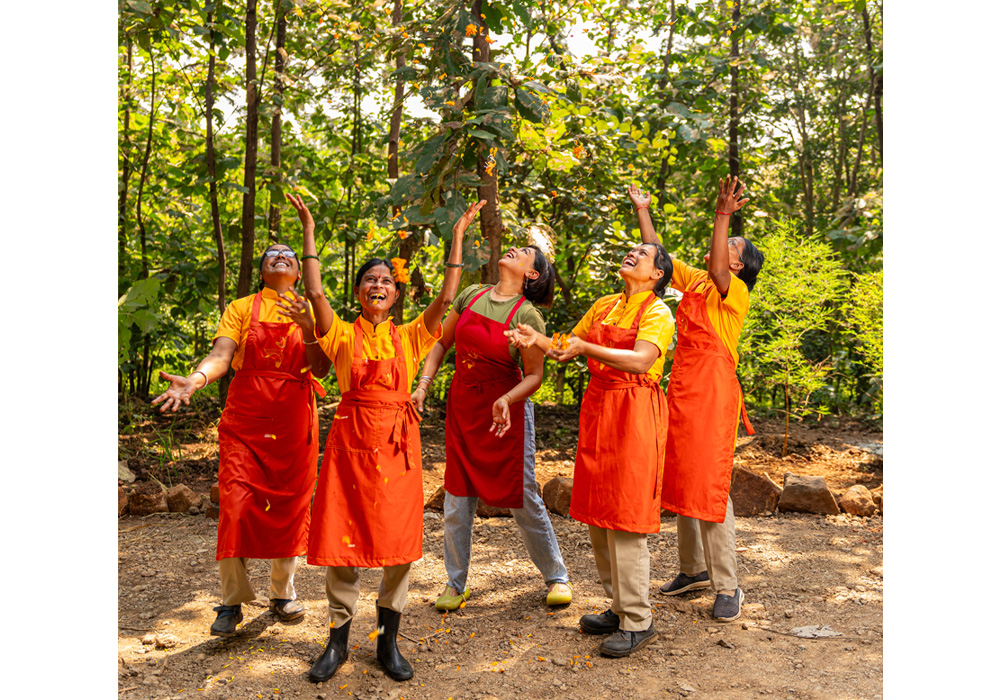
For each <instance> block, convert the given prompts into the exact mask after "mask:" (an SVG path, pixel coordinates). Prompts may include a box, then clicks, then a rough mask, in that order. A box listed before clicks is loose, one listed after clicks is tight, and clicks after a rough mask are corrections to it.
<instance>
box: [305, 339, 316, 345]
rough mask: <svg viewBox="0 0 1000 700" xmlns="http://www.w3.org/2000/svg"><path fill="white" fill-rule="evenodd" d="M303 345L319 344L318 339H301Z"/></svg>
mask: <svg viewBox="0 0 1000 700" xmlns="http://www.w3.org/2000/svg"><path fill="white" fill-rule="evenodd" d="M302 344H303V345H319V340H303V341H302Z"/></svg>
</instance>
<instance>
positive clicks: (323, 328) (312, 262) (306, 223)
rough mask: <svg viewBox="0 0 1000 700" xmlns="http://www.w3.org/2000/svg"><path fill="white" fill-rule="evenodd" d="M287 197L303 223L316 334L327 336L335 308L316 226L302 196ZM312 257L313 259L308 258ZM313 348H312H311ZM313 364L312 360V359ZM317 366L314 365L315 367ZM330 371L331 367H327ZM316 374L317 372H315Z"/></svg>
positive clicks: (305, 263) (305, 278)
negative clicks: (325, 287) (326, 286)
mask: <svg viewBox="0 0 1000 700" xmlns="http://www.w3.org/2000/svg"><path fill="white" fill-rule="evenodd" d="M285 197H286V198H287V199H288V201H289V203H290V204H291V205H292V207H294V208H295V211H296V213H297V214H298V215H299V221H301V222H302V258H303V259H302V260H300V261H299V262H300V263H301V265H302V284H303V285H304V286H305V292H306V298H307V299H308V300H309V303H310V304H312V308H313V313H314V314H316V332H317V334H318V335H319V336H324V335H326V334H327V333H328V332H329V330H330V327H331V326H332V325H333V316H334V313H333V307H331V306H330V302H329V300H327V298H326V293H325V292H324V291H323V280H322V278H321V276H320V268H319V260H317V259H316V236H315V235H314V234H315V231H316V224H315V223H314V222H313V218H312V214H310V213H309V209H308V207H306V205H305V203H304V202H303V201H302V196H301V195H296V196H294V197H292V196H291V195H290V194H288V193H287V192H286V193H285ZM308 256H312V257H308ZM310 347H311V346H310ZM310 362H312V358H310ZM315 366H316V364H315V363H313V367H315ZM327 368H328V369H329V365H327ZM313 374H316V372H313ZM316 376H317V377H323V376H326V373H325V372H324V373H323V374H316Z"/></svg>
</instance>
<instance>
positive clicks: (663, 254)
mask: <svg viewBox="0 0 1000 700" xmlns="http://www.w3.org/2000/svg"><path fill="white" fill-rule="evenodd" d="M643 245H651V246H653V247H654V248H656V258H655V259H654V260H653V266H654V267H655V268H656V269H657V270H663V277H661V278H660V279H658V280H657V281H656V286H655V287H653V294H655V295H656V296H658V297H662V296H663V292H664V291H665V290H666V289H667V287H668V286H669V285H670V280H671V279H673V276H674V261H673V260H671V259H670V253H668V252H667V249H666V248H664V247H663V246H662V245H660V244H659V243H645V244H643Z"/></svg>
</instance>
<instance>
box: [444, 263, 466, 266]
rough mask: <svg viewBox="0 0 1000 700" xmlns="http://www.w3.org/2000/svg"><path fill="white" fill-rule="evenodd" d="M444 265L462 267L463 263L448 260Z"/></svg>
mask: <svg viewBox="0 0 1000 700" xmlns="http://www.w3.org/2000/svg"><path fill="white" fill-rule="evenodd" d="M444 266H445V267H462V263H450V262H446V263H445V264H444Z"/></svg>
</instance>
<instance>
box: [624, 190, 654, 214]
mask: <svg viewBox="0 0 1000 700" xmlns="http://www.w3.org/2000/svg"><path fill="white" fill-rule="evenodd" d="M628 198H629V199H631V200H632V206H633V207H635V210H636V211H639V210H640V209H649V204H650V202H652V201H653V196H652V195H651V194H649V192H642V191H641V190H640V189H639V188H638V187H636V186H635V185H629V186H628Z"/></svg>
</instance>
